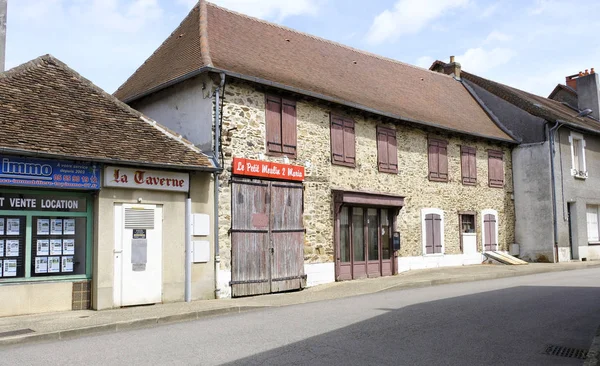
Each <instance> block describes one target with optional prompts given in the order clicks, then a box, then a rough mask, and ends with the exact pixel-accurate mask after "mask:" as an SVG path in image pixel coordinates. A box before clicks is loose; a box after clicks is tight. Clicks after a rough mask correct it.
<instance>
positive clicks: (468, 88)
mask: <svg viewBox="0 0 600 366" xmlns="http://www.w3.org/2000/svg"><path fill="white" fill-rule="evenodd" d="M460 83H461V84H462V85H463V86H464V87H465V89H467V91H468V92H469V94H471V96H472V97H473V99H475V101H476V102H477V103H478V104H479V106H480V107H481V108H482V109H483V110H484V111H485V113H486V114H487V115H488V116H489V117H490V119H491V120H492V121H494V123H495V124H496V126H498V128H499V129H501V130H502V132H504V133H505V134H507V135H508V136H510V137H511V138H512V139H513V140H515V141H516V142H518V143H520V142H522V141H523V140H522V139H520V138H519V137H517V136H516V135H515V134H514V133H513V132H512V131H511V130H509V129H508V128H507V127H506V126H505V125H504V124H503V123H502V122H500V120H499V119H498V117H496V115H495V114H494V112H492V110H491V109H489V108H488V106H487V105H486V104H485V103H484V101H483V100H481V98H479V95H477V93H476V92H475V90H473V88H471V86H470V85H469V84H467V82H466V81H465V80H462V79H461V80H460Z"/></svg>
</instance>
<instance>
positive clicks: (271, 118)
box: [266, 96, 283, 153]
mask: <svg viewBox="0 0 600 366" xmlns="http://www.w3.org/2000/svg"><path fill="white" fill-rule="evenodd" d="M266 109H267V112H266V122H267V127H266V130H267V131H266V135H267V151H268V152H276V153H281V152H283V143H282V139H281V98H278V97H274V96H267V108H266Z"/></svg>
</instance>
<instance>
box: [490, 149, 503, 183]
mask: <svg viewBox="0 0 600 366" xmlns="http://www.w3.org/2000/svg"><path fill="white" fill-rule="evenodd" d="M503 161H504V153H503V152H502V151H496V150H489V151H488V179H489V186H490V187H496V188H502V187H504V162H503Z"/></svg>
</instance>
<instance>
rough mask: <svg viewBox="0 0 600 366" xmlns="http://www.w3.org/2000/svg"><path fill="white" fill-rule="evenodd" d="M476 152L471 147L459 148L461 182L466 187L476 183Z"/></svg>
mask: <svg viewBox="0 0 600 366" xmlns="http://www.w3.org/2000/svg"><path fill="white" fill-rule="evenodd" d="M475 164H476V150H475V148H473V147H468V146H461V148H460V165H461V171H462V182H463V184H467V185H474V184H475V183H477V167H476V165H475Z"/></svg>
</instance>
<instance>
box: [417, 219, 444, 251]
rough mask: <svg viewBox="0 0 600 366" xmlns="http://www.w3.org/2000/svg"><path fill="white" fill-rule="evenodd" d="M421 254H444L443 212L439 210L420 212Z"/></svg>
mask: <svg viewBox="0 0 600 366" xmlns="http://www.w3.org/2000/svg"><path fill="white" fill-rule="evenodd" d="M421 235H422V239H423V254H425V255H427V254H444V211H442V210H440V209H439V208H424V209H422V210H421Z"/></svg>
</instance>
